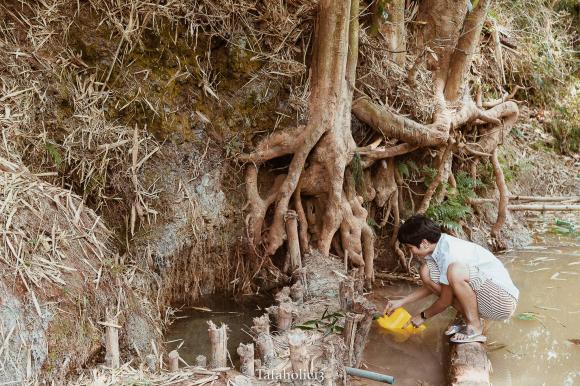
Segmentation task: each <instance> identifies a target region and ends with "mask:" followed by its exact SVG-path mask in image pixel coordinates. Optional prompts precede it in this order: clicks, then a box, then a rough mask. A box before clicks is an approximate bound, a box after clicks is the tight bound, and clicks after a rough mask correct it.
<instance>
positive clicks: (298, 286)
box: [290, 281, 304, 304]
mask: <svg viewBox="0 0 580 386" xmlns="http://www.w3.org/2000/svg"><path fill="white" fill-rule="evenodd" d="M290 297H291V298H292V300H293V301H294V302H295V303H296V304H302V303H303V302H304V286H303V285H302V283H301V282H299V281H297V282H296V283H294V285H293V286H292V287H290Z"/></svg>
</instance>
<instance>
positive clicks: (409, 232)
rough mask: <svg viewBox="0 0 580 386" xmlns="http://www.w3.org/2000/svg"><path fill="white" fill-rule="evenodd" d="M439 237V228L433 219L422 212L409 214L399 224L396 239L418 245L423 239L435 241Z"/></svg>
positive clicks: (403, 242) (402, 242)
mask: <svg viewBox="0 0 580 386" xmlns="http://www.w3.org/2000/svg"><path fill="white" fill-rule="evenodd" d="M439 238H441V228H439V225H437V224H435V222H434V221H433V220H431V219H430V218H429V217H427V216H424V215H422V214H416V215H414V216H411V217H409V218H408V219H407V221H405V222H404V223H403V225H401V227H400V228H399V233H398V234H397V239H399V242H400V243H401V244H412V245H414V246H416V247H417V248H418V247H419V244H421V241H422V240H423V239H425V240H427V241H429V242H432V243H436V242H438V241H439Z"/></svg>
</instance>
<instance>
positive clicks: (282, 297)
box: [274, 287, 292, 304]
mask: <svg viewBox="0 0 580 386" xmlns="http://www.w3.org/2000/svg"><path fill="white" fill-rule="evenodd" d="M290 293H291V290H290V287H283V288H282V289H281V290H280V291H278V292H277V293H276V296H274V299H275V300H276V303H278V304H281V303H286V302H290V301H292V299H291V297H290Z"/></svg>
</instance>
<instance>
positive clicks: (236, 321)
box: [165, 295, 273, 365]
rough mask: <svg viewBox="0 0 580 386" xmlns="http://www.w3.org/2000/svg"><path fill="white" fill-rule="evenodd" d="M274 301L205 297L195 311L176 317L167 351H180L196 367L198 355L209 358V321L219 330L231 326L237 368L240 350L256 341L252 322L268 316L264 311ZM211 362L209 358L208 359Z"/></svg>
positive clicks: (255, 297)
mask: <svg viewBox="0 0 580 386" xmlns="http://www.w3.org/2000/svg"><path fill="white" fill-rule="evenodd" d="M272 302H273V300H272V298H271V297H269V296H260V295H252V296H243V297H242V299H241V300H238V299H236V300H235V299H234V298H233V297H230V296H226V295H212V296H209V297H204V298H202V299H200V301H199V302H198V303H197V304H196V306H195V307H189V308H184V309H182V310H180V311H178V312H177V313H176V315H175V317H176V319H175V321H174V322H173V324H172V325H171V326H170V328H169V330H168V331H167V333H166V334H165V341H166V343H167V349H168V350H173V349H176V348H179V355H180V356H181V358H182V359H183V360H184V361H185V362H186V363H188V364H190V365H193V364H195V358H196V356H198V355H205V356H206V357H208V356H209V353H210V347H211V346H210V342H209V335H208V332H207V331H208V325H207V322H208V320H211V321H213V322H214V323H215V324H216V325H217V326H218V327H219V326H220V325H221V323H225V324H226V325H227V326H228V352H229V353H230V357H231V360H232V362H233V363H234V364H237V363H238V362H239V358H238V354H237V353H236V349H237V347H238V345H239V344H240V342H243V343H248V342H250V341H251V340H252V338H251V336H250V335H249V334H248V333H249V331H250V327H251V326H252V319H253V318H254V317H257V316H261V315H262V314H264V312H265V311H264V308H266V307H268V306H270V305H271V304H272ZM208 361H209V358H208Z"/></svg>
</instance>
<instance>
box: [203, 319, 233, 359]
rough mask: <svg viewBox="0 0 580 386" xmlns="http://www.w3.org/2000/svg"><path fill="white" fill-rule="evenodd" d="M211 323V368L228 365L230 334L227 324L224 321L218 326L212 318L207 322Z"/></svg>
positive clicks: (209, 330)
mask: <svg viewBox="0 0 580 386" xmlns="http://www.w3.org/2000/svg"><path fill="white" fill-rule="evenodd" d="M207 324H208V325H209V329H208V332H209V341H210V344H211V356H210V366H211V368H214V369H215V368H220V367H227V355H228V346H227V345H228V335H227V326H226V325H225V324H223V323H222V325H221V326H220V327H219V328H217V327H216V325H215V324H214V323H213V322H212V321H211V320H210V321H208V322H207Z"/></svg>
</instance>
